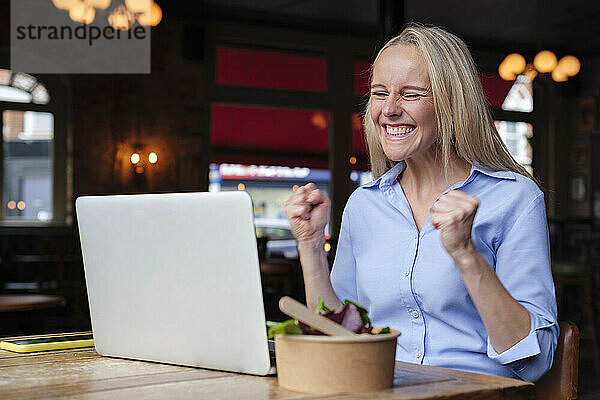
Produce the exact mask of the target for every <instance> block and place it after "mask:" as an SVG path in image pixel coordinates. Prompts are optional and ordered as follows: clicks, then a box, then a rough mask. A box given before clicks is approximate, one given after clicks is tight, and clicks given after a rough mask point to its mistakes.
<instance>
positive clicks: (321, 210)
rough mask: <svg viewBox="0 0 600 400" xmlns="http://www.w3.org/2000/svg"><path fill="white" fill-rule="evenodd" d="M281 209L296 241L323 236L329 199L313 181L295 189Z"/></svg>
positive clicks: (310, 239) (311, 239) (317, 238)
mask: <svg viewBox="0 0 600 400" xmlns="http://www.w3.org/2000/svg"><path fill="white" fill-rule="evenodd" d="M283 211H284V213H285V216H286V217H287V218H288V219H289V221H290V226H291V229H292V233H293V234H294V236H295V237H296V239H297V240H298V242H302V241H313V240H321V238H323V237H324V232H325V225H327V219H328V216H329V199H328V198H327V196H325V194H324V193H323V192H321V191H320V190H319V189H317V186H316V185H315V184H314V183H309V184H307V185H304V186H302V187H300V188H298V189H296V191H295V192H294V194H292V195H291V196H290V198H289V199H288V200H287V201H286V202H285V207H284V209H283Z"/></svg>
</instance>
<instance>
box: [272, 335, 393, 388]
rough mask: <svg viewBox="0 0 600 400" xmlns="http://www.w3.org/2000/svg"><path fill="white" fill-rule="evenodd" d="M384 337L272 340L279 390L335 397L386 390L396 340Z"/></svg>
mask: <svg viewBox="0 0 600 400" xmlns="http://www.w3.org/2000/svg"><path fill="white" fill-rule="evenodd" d="M398 336H400V332H399V331H396V330H392V331H391V333H388V334H383V335H369V334H363V335H357V336H355V337H348V336H313V335H277V336H275V356H276V360H277V380H278V382H279V386H281V387H283V388H286V389H290V390H295V391H299V392H310V393H319V394H335V393H349V392H368V391H373V390H380V389H385V388H388V387H390V386H392V383H393V381H394V365H395V357H396V339H397V338H398Z"/></svg>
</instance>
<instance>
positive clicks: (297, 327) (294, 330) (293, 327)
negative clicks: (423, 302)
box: [267, 299, 390, 339]
mask: <svg viewBox="0 0 600 400" xmlns="http://www.w3.org/2000/svg"><path fill="white" fill-rule="evenodd" d="M316 312H317V313H319V314H321V315H322V316H324V317H326V318H329V319H330V320H332V321H334V322H336V323H338V324H340V325H342V326H343V327H344V328H346V329H348V330H349V331H351V332H354V333H359V334H360V333H367V334H371V335H380V334H384V333H390V328H389V327H385V328H383V329H381V330H379V331H378V332H377V333H375V332H373V326H372V325H371V320H370V319H369V315H368V313H367V310H366V309H365V308H364V307H363V306H361V305H360V304H358V303H357V302H355V301H352V300H345V301H344V307H343V308H342V309H341V310H340V311H338V312H333V311H331V310H330V309H329V308H328V307H327V306H326V305H325V303H324V301H323V299H319V306H318V307H317V310H316ZM267 328H268V337H269V339H272V338H274V337H275V335H281V334H285V335H323V333H322V332H319V331H318V330H316V329H314V328H312V327H310V326H308V325H306V324H303V323H302V322H300V321H298V320H297V319H288V320H286V321H283V322H273V321H267Z"/></svg>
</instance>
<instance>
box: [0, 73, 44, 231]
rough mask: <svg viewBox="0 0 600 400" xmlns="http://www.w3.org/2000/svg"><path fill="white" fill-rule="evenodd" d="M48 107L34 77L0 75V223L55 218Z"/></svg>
mask: <svg viewBox="0 0 600 400" xmlns="http://www.w3.org/2000/svg"><path fill="white" fill-rule="evenodd" d="M49 102H50V94H49V92H48V90H47V89H46V86H45V85H44V84H43V83H41V82H39V81H38V80H37V79H36V78H35V77H33V76H31V75H28V74H24V73H21V72H14V71H10V70H7V69H0V114H1V118H0V126H1V131H2V146H1V147H0V156H1V157H0V158H1V159H2V164H1V166H0V171H2V186H1V188H2V189H1V198H2V209H1V211H0V217H1V219H2V220H4V221H37V222H48V221H52V220H53V219H54V218H55V200H56V199H55V197H54V191H55V188H54V181H55V172H56V171H55V137H54V132H55V118H54V114H53V113H52V112H50V108H49V107H45V106H46V105H47V104H48V103H49Z"/></svg>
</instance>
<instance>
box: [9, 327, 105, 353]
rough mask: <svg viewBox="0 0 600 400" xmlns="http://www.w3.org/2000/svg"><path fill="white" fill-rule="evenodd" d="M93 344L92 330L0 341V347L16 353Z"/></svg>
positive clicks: (90, 345) (73, 347)
mask: <svg viewBox="0 0 600 400" xmlns="http://www.w3.org/2000/svg"><path fill="white" fill-rule="evenodd" d="M92 346H94V336H93V335H92V332H77V333H57V334H52V335H40V336H31V337H25V338H16V339H5V340H3V341H1V342H0V349H2V350H8V351H14V352H16V353H32V352H36V351H49V350H62V349H75V348H78V347H92Z"/></svg>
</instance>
